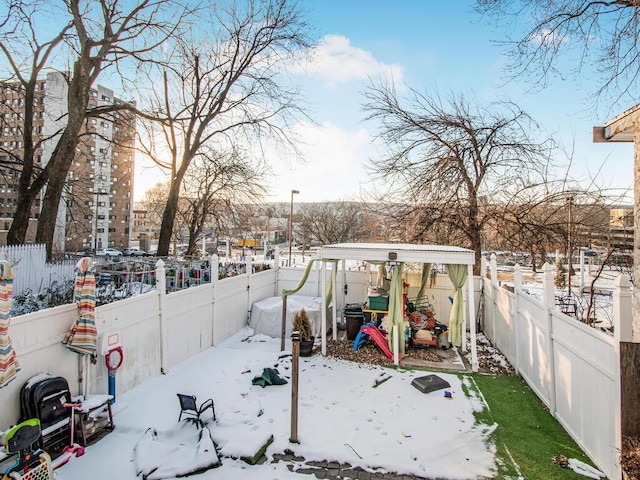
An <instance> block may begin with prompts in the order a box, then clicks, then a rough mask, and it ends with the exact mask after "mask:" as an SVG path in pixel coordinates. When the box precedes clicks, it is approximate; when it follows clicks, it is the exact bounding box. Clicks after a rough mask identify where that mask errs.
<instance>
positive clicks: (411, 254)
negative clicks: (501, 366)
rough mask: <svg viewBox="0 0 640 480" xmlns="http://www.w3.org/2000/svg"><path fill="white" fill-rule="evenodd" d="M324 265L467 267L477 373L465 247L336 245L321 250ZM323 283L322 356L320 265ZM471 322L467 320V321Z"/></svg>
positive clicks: (470, 259) (470, 260)
mask: <svg viewBox="0 0 640 480" xmlns="http://www.w3.org/2000/svg"><path fill="white" fill-rule="evenodd" d="M319 259H320V260H321V261H322V262H323V265H325V264H326V262H330V261H335V260H360V261H365V262H416V263H440V264H447V265H467V269H468V274H467V282H466V283H467V287H468V292H469V293H468V298H467V302H468V319H467V320H466V321H465V322H464V323H463V329H465V330H466V326H465V325H466V323H467V321H469V326H470V330H471V358H472V360H471V366H472V369H473V371H474V372H477V371H478V356H477V346H476V328H475V315H474V312H475V306H474V303H475V301H474V298H473V296H474V292H473V265H474V264H475V252H474V251H473V250H469V249H467V248H460V247H452V246H447V245H413V244H407V243H336V244H333V245H324V246H323V247H322V249H321V250H320V258H319ZM322 271H323V277H324V280H325V281H323V282H322V303H323V305H322V306H323V308H322V354H323V355H326V353H327V304H326V293H327V292H326V273H327V271H326V268H325V267H324V266H323V268H322ZM331 275H333V282H332V286H333V287H332V288H333V292H332V294H333V298H336V294H337V292H336V290H335V289H336V281H335V280H336V278H335V275H336V269H332V271H331ZM332 313H333V338H334V340H335V339H336V338H337V337H336V334H337V330H338V329H337V324H336V319H337V312H336V303H335V302H334V303H333V312H332ZM469 319H470V320H469ZM462 347H463V350H466V336H465V335H463V337H462Z"/></svg>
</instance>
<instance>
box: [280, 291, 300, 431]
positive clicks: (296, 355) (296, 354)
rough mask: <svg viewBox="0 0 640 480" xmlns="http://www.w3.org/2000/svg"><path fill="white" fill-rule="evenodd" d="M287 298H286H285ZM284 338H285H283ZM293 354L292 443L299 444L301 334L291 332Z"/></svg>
mask: <svg viewBox="0 0 640 480" xmlns="http://www.w3.org/2000/svg"><path fill="white" fill-rule="evenodd" d="M285 298H286V297H285ZM283 338H284V337H283ZM291 343H292V344H293V349H292V350H293V352H292V353H293V354H292V356H291V436H290V437H289V441H290V442H291V443H299V442H298V365H299V359H300V332H298V331H297V330H296V331H295V332H291Z"/></svg>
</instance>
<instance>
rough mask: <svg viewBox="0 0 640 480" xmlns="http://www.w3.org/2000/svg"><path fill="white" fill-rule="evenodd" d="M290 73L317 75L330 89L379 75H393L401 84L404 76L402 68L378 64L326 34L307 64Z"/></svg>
mask: <svg viewBox="0 0 640 480" xmlns="http://www.w3.org/2000/svg"><path fill="white" fill-rule="evenodd" d="M293 71H294V72H298V73H303V72H304V73H306V74H308V75H310V76H316V77H318V78H320V79H322V80H324V81H325V83H326V84H328V85H331V86H334V85H336V84H340V83H345V82H349V81H352V80H362V79H365V78H367V77H370V76H371V77H373V76H379V75H383V76H393V78H394V79H395V80H396V81H398V82H400V81H401V80H402V75H403V67H402V66H401V65H398V64H386V63H382V62H380V61H378V60H377V59H376V58H375V57H374V56H373V54H372V53H371V52H368V51H366V50H363V49H361V48H358V47H355V46H353V45H352V44H351V41H350V40H349V39H348V38H346V37H344V36H342V35H326V36H325V37H324V38H323V39H322V40H321V41H320V43H319V44H318V46H316V47H315V48H314V50H313V51H312V52H311V57H310V59H309V60H308V61H307V63H306V64H305V65H304V66H297V67H293Z"/></svg>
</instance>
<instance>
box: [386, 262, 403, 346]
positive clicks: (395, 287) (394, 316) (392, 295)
mask: <svg viewBox="0 0 640 480" xmlns="http://www.w3.org/2000/svg"><path fill="white" fill-rule="evenodd" d="M403 265H404V264H403V263H398V264H397V265H395V266H394V267H393V270H392V272H391V287H390V291H389V312H388V313H387V339H388V341H389V350H391V351H392V352H393V349H394V337H393V326H394V325H397V327H398V336H399V342H398V344H399V347H400V349H399V350H400V352H399V353H400V358H402V357H403V356H404V315H403V313H402V312H403V308H402V267H403Z"/></svg>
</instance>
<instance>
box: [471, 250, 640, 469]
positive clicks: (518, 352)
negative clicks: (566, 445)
mask: <svg viewBox="0 0 640 480" xmlns="http://www.w3.org/2000/svg"><path fill="white" fill-rule="evenodd" d="M491 272H492V275H491V277H492V278H490V279H487V278H484V279H483V282H484V286H483V288H484V312H483V321H484V332H485V334H486V335H487V337H488V338H489V339H490V340H491V342H492V343H493V345H494V346H496V347H497V348H498V349H500V351H501V352H502V353H503V354H505V356H506V357H507V358H508V360H509V361H510V362H511V364H512V365H513V366H514V367H516V369H517V371H518V373H520V374H521V375H522V377H523V378H524V379H525V381H526V382H527V383H528V384H529V386H530V387H531V388H532V389H533V390H534V391H535V392H536V394H537V395H538V397H539V398H540V399H541V400H542V402H544V404H545V405H546V406H547V407H549V411H550V412H551V414H552V415H554V416H555V417H556V418H557V419H558V421H559V422H560V423H561V424H562V425H563V427H564V428H565V429H566V430H567V432H569V434H570V435H571V436H572V437H573V438H574V439H575V441H576V442H577V443H578V444H579V445H580V446H581V447H582V449H583V450H584V451H585V452H586V453H587V454H588V455H589V457H590V458H591V459H592V460H593V461H594V462H595V463H596V464H597V465H598V467H599V468H600V470H602V471H603V472H604V473H605V474H606V475H607V477H608V478H610V479H619V478H621V471H620V466H619V451H620V447H621V434H620V401H621V400H620V360H619V359H620V357H619V342H620V338H619V337H618V335H619V333H618V332H619V331H620V330H622V329H621V328H619V327H620V325H621V323H623V322H626V321H630V320H628V319H630V317H631V292H630V290H629V283H628V280H626V278H624V277H620V278H619V279H618V281H617V288H616V290H615V292H614V304H615V307H614V317H615V318H614V324H615V331H616V337H613V336H610V335H608V334H606V333H604V332H602V331H600V330H597V329H594V328H591V327H589V326H587V325H585V324H583V323H581V322H579V321H578V320H576V319H575V318H574V317H570V316H567V315H564V314H563V313H561V312H560V311H558V310H557V308H556V306H555V301H554V285H553V275H554V273H553V267H551V266H550V265H548V264H545V265H544V267H543V285H544V299H543V301H539V300H537V299H535V298H534V297H532V296H530V295H529V294H527V293H526V292H523V291H522V288H521V286H522V275H521V273H520V270H519V267H518V266H516V270H515V279H514V284H515V288H514V292H513V293H512V292H510V291H508V290H506V289H504V288H500V287H499V286H498V281H497V275H496V268H495V260H494V261H492V268H491ZM625 318H626V319H625Z"/></svg>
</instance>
